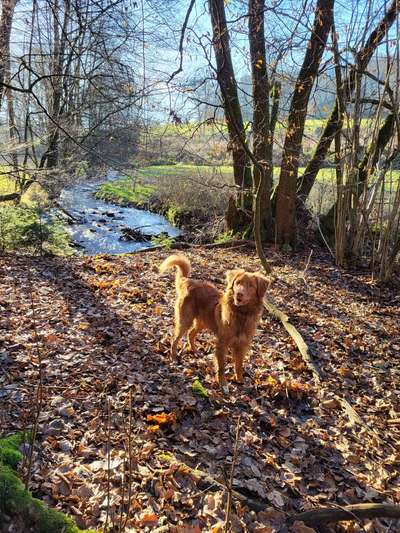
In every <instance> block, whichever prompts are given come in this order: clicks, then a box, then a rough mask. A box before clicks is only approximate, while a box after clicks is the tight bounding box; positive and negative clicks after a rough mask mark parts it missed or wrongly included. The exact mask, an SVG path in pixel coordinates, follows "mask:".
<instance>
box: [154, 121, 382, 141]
mask: <svg viewBox="0 0 400 533" xmlns="http://www.w3.org/2000/svg"><path fill="white" fill-rule="evenodd" d="M325 124H326V119H324V118H309V119H307V120H306V124H305V128H304V133H305V134H306V135H308V136H315V135H316V136H317V137H318V136H319V134H320V132H321V131H322V129H323V128H324V126H325ZM372 124H373V121H372V119H369V118H363V119H361V130H365V129H367V128H368V127H370V126H372ZM244 126H245V128H246V129H247V128H248V127H249V122H245V124H244ZM351 126H352V124H351V122H350V123H347V122H346V123H345V128H346V127H351ZM285 129H286V123H285V122H278V123H277V125H276V132H277V133H282V132H284V130H285ZM227 132H228V129H227V126H226V123H225V122H215V123H209V124H207V123H201V122H184V123H182V124H171V123H163V124H154V125H151V126H150V127H149V130H148V134H149V135H152V134H153V135H155V136H168V135H178V136H182V137H189V136H193V135H206V136H211V135H215V134H217V133H224V134H226V133H227ZM317 137H316V138H317Z"/></svg>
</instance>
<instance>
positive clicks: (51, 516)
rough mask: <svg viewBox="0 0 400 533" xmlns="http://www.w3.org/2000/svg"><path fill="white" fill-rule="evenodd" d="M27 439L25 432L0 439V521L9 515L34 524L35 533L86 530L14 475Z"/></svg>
mask: <svg viewBox="0 0 400 533" xmlns="http://www.w3.org/2000/svg"><path fill="white" fill-rule="evenodd" d="M26 441H27V435H26V434H24V433H18V434H16V435H11V436H9V437H6V438H4V439H0V523H3V522H4V521H5V520H6V519H7V517H8V518H9V519H11V520H12V519H13V518H15V519H17V520H18V524H21V523H23V524H24V525H25V526H26V527H33V528H34V531H35V533H85V532H83V531H82V530H81V529H79V528H78V527H77V526H76V524H75V523H74V522H73V520H71V518H69V517H68V516H66V515H64V514H63V513H61V512H60V511H56V510H55V509H50V508H48V507H46V505H45V504H44V503H43V502H41V501H40V500H38V499H36V498H34V497H33V496H32V494H31V493H30V491H28V490H26V489H25V487H24V485H23V484H22V482H21V480H20V479H19V478H18V477H17V473H16V467H17V465H18V463H19V462H20V461H21V460H22V454H21V452H20V451H19V448H20V446H21V445H22V444H23V443H24V442H26ZM86 533H90V532H89V531H86Z"/></svg>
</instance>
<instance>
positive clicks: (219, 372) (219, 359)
mask: <svg viewBox="0 0 400 533" xmlns="http://www.w3.org/2000/svg"><path fill="white" fill-rule="evenodd" d="M225 356H226V344H225V342H223V341H218V342H217V346H216V350H215V358H216V378H217V382H218V384H219V386H220V387H221V388H222V387H226V378H225Z"/></svg>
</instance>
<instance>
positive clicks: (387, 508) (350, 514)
mask: <svg viewBox="0 0 400 533" xmlns="http://www.w3.org/2000/svg"><path fill="white" fill-rule="evenodd" d="M366 518H395V519H400V505H391V504H387V503H358V504H354V505H346V506H344V507H340V508H331V507H321V508H320V509H313V510H311V511H305V512H304V513H300V514H297V515H295V516H294V517H291V518H290V522H291V523H293V522H295V521H296V520H299V521H301V522H304V523H305V524H307V525H309V526H319V525H323V524H330V523H333V522H341V521H343V520H346V521H347V520H364V519H366Z"/></svg>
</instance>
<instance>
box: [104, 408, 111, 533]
mask: <svg viewBox="0 0 400 533" xmlns="http://www.w3.org/2000/svg"><path fill="white" fill-rule="evenodd" d="M106 402H107V403H106V405H107V514H106V520H105V523H104V531H105V532H106V531H107V526H108V519H109V515H110V487H111V479H110V476H111V442H110V440H111V439H110V437H111V412H110V400H109V398H107V400H106Z"/></svg>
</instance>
